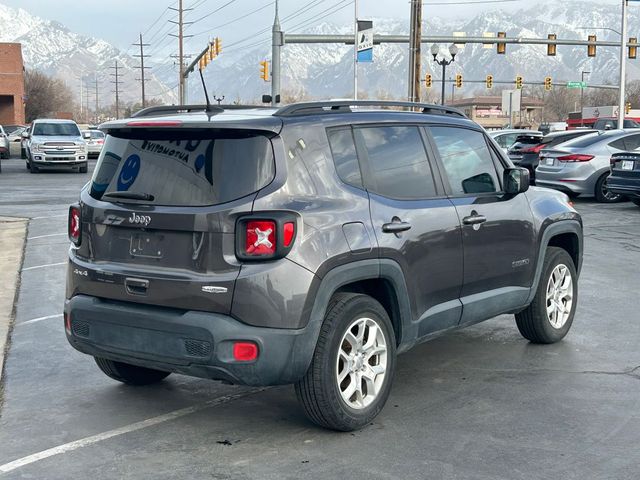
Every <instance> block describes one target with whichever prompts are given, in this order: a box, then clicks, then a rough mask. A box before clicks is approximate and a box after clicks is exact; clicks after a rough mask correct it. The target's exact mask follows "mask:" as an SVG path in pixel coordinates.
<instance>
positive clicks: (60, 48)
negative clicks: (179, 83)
mask: <svg viewBox="0 0 640 480" xmlns="http://www.w3.org/2000/svg"><path fill="white" fill-rule="evenodd" d="M0 42H18V43H21V44H22V55H23V58H24V62H25V66H26V67H27V68H35V69H38V70H41V71H43V72H45V73H48V74H52V75H55V76H57V77H59V78H61V79H62V80H64V81H65V83H66V84H67V85H68V86H69V88H71V89H72V91H73V92H78V94H77V96H78V97H79V92H80V85H81V77H82V78H83V80H84V83H85V84H86V85H89V86H90V90H89V98H90V99H91V102H90V105H91V106H92V107H93V105H95V97H94V96H93V95H94V93H95V79H96V78H97V79H98V95H99V97H100V104H101V105H110V104H112V103H113V102H114V94H113V93H112V90H113V89H114V84H113V83H111V82H112V81H113V80H114V78H115V77H113V76H111V74H112V73H115V71H114V69H113V68H111V67H113V66H114V65H115V62H116V61H117V62H118V66H119V69H118V70H119V73H121V74H122V76H119V80H121V81H122V83H121V84H120V87H121V92H120V98H121V100H122V101H123V102H131V101H134V102H135V101H139V99H140V83H139V82H138V81H136V78H139V77H140V74H139V72H140V69H139V67H138V66H139V62H138V59H136V58H133V57H131V56H129V55H127V54H126V53H125V52H122V51H121V50H119V49H117V48H115V47H114V46H112V45H111V44H109V43H107V42H105V41H104V40H99V39H96V38H91V37H87V36H84V35H79V34H77V33H74V32H71V31H70V30H69V29H67V28H66V27H65V26H64V25H62V24H60V23H58V22H54V21H50V20H45V19H42V18H39V17H36V16H34V15H31V14H30V13H29V12H27V11H25V10H23V9H21V8H18V9H14V8H10V7H7V6H5V5H2V4H0ZM120 67H122V68H121V69H120ZM166 90H167V88H166V86H165V85H164V83H162V82H161V81H160V80H158V79H157V78H155V77H154V76H153V75H152V74H149V75H148V81H147V91H149V92H164V91H166ZM83 95H84V93H83ZM175 98H176V97H175V94H173V93H172V92H170V91H169V92H167V93H164V95H163V96H162V99H163V100H164V101H166V102H171V101H174V100H175ZM77 100H79V98H78V99H77Z"/></svg>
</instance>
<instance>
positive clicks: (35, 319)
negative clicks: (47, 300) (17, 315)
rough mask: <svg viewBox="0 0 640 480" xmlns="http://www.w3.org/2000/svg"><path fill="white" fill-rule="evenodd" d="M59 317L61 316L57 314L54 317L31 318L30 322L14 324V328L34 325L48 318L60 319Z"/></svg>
mask: <svg viewBox="0 0 640 480" xmlns="http://www.w3.org/2000/svg"><path fill="white" fill-rule="evenodd" d="M61 316H62V314H61V313H58V314H56V315H47V316H46V317H38V318H32V319H31V320H27V321H26V322H20V323H16V327H18V326H20V325H27V324H29V323H36V322H39V321H41V320H49V319H50V318H58V317H61Z"/></svg>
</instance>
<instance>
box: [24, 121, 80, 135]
mask: <svg viewBox="0 0 640 480" xmlns="http://www.w3.org/2000/svg"><path fill="white" fill-rule="evenodd" d="M33 135H42V136H45V137H53V136H58V135H60V136H73V137H79V136H80V130H79V129H78V126H77V125H76V124H75V123H36V124H35V125H34V126H33Z"/></svg>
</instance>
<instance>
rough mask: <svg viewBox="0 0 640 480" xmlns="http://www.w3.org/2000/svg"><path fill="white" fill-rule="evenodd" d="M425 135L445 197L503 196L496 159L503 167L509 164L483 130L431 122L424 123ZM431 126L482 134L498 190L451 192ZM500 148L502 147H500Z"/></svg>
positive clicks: (507, 166)
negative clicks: (430, 147)
mask: <svg viewBox="0 0 640 480" xmlns="http://www.w3.org/2000/svg"><path fill="white" fill-rule="evenodd" d="M426 127H427V128H426V129H425V130H426V132H425V133H426V135H427V138H428V139H429V142H430V143H431V145H432V146H433V147H432V149H433V151H434V155H435V157H434V158H435V161H436V163H437V164H438V169H439V170H440V172H441V180H442V183H443V185H444V187H445V192H446V195H447V198H469V197H483V198H485V197H499V196H504V195H505V192H504V187H503V185H502V181H503V180H502V179H501V178H500V175H499V174H498V169H497V167H496V164H495V162H496V159H497V161H498V162H500V165H501V166H502V167H503V168H509V165H508V164H507V163H506V160H505V158H504V153H502V152H501V153H499V154H498V153H497V152H496V149H495V148H494V147H493V145H492V143H491V142H489V141H488V140H487V134H486V133H485V132H483V131H482V130H478V129H476V128H469V127H466V126H463V125H452V124H450V123H431V124H428V125H426ZM432 127H445V128H460V129H464V130H470V131H472V132H477V133H480V134H482V136H483V137H484V141H485V143H486V145H487V148H488V149H489V153H490V154H491V161H492V163H493V168H494V169H495V172H496V178H497V179H498V184H499V186H500V190H499V191H496V192H480V193H453V189H452V188H451V184H450V183H449V177H447V175H446V170H445V167H444V162H443V161H442V158H441V157H440V152H439V151H438V148H437V145H436V141H435V138H434V137H433V135H432V133H431V128H432ZM500 150H502V149H500Z"/></svg>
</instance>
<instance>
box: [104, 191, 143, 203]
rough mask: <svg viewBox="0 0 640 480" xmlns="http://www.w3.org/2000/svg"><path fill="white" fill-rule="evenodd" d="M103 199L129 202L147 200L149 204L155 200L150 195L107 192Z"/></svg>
mask: <svg viewBox="0 0 640 480" xmlns="http://www.w3.org/2000/svg"><path fill="white" fill-rule="evenodd" d="M104 197H111V198H126V199H129V200H147V201H149V202H153V199H154V198H155V197H154V196H153V195H151V194H150V193H136V192H109V193H105V194H104V195H102V198H104Z"/></svg>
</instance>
